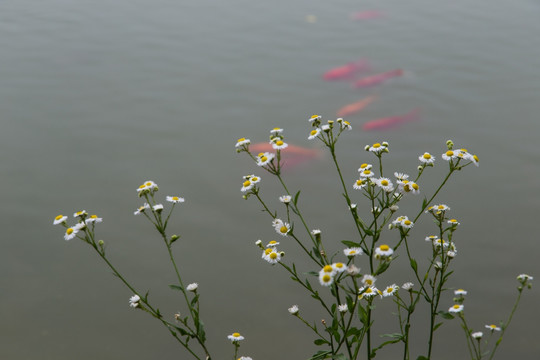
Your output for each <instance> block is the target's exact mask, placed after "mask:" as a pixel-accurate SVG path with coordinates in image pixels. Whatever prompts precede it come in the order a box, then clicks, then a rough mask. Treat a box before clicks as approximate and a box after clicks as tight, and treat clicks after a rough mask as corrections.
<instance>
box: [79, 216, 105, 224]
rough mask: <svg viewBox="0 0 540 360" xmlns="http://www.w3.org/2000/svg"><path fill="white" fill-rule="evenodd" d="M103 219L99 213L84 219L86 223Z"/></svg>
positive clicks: (98, 221)
mask: <svg viewBox="0 0 540 360" xmlns="http://www.w3.org/2000/svg"><path fill="white" fill-rule="evenodd" d="M102 221H103V219H102V218H100V217H98V216H97V215H90V217H89V218H88V219H86V220H84V222H85V223H86V224H89V223H100V222H102Z"/></svg>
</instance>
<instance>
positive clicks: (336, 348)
mask: <svg viewBox="0 0 540 360" xmlns="http://www.w3.org/2000/svg"><path fill="white" fill-rule="evenodd" d="M309 122H310V124H311V126H312V130H311V131H310V132H309V134H308V136H307V138H308V140H310V141H320V142H321V143H322V144H323V145H324V146H325V147H326V148H327V150H328V151H329V152H330V155H331V157H332V161H333V164H334V167H335V170H336V174H337V179H338V181H339V183H340V185H341V186H340V187H341V192H342V196H343V198H344V200H345V202H346V205H347V207H348V209H349V217H350V219H351V222H352V225H353V227H354V228H355V232H356V240H354V241H342V242H341V243H342V244H343V245H345V247H346V248H344V249H343V250H342V251H341V252H337V253H336V254H335V255H329V253H328V252H327V250H326V248H325V247H326V246H327V245H328V246H329V247H335V246H336V244H331V243H328V244H327V240H326V239H323V235H322V234H323V232H322V231H321V230H319V229H317V230H310V229H311V227H310V225H309V224H308V222H307V221H306V219H305V218H304V216H303V213H302V210H301V208H300V191H297V192H295V193H292V192H290V190H289V188H288V187H287V185H286V183H285V180H284V178H283V174H282V164H281V158H282V151H287V147H286V146H282V145H281V144H282V143H283V144H285V143H284V142H283V141H284V135H283V129H281V128H276V129H279V132H277V131H276V129H274V130H272V131H271V135H270V144H273V145H272V147H273V149H274V150H275V152H267V153H260V154H254V153H251V152H250V148H249V142H246V141H245V139H244V138H242V139H239V140H238V142H237V144H236V151H237V152H238V153H246V154H247V155H248V156H249V157H250V158H251V159H252V160H253V161H254V162H255V163H256V164H257V165H258V166H259V167H260V168H262V170H264V171H266V172H267V173H269V174H270V175H272V176H274V177H276V178H277V181H278V182H279V183H280V184H281V186H282V188H283V189H282V190H283V191H284V192H285V194H286V195H282V196H281V197H280V200H281V202H282V203H283V204H284V205H285V206H284V207H281V210H274V209H271V208H270V207H269V205H268V202H267V201H266V200H265V198H266V197H264V198H263V195H262V190H261V187H260V186H258V185H257V186H251V187H248V186H246V185H248V184H246V183H244V187H243V188H242V193H243V197H244V199H249V198H251V197H254V198H256V199H257V201H258V202H259V203H260V205H261V206H262V209H263V211H264V212H265V213H266V214H267V215H268V216H269V217H270V218H271V221H272V226H273V228H274V230H275V231H276V232H277V233H278V234H279V235H282V236H286V237H287V238H290V239H292V240H293V241H294V242H295V243H296V244H297V245H298V246H299V247H300V248H301V249H302V251H303V253H304V255H305V256H306V257H307V258H308V259H309V261H310V263H311V265H310V267H311V268H310V269H306V271H300V270H298V269H297V267H296V264H295V263H294V261H293V260H287V258H286V257H284V255H285V253H284V252H282V251H278V250H277V248H276V247H275V246H270V245H267V246H266V247H265V246H264V245H263V242H262V240H258V241H257V242H256V245H257V246H258V247H259V248H260V249H261V250H262V251H263V254H262V257H263V259H264V260H266V261H267V262H269V263H270V264H272V265H273V266H279V267H281V268H282V269H284V270H285V271H286V272H287V273H288V274H289V275H290V277H291V279H292V280H293V281H295V282H296V283H298V284H299V285H300V286H301V287H302V288H303V289H304V290H305V291H306V292H307V293H308V294H309V295H310V296H311V297H312V298H313V299H315V300H316V301H317V302H318V303H319V304H320V306H321V309H322V312H323V313H324V314H325V317H327V318H328V319H330V320H328V321H327V320H326V319H323V320H322V321H321V324H322V327H321V326H320V325H319V326H318V325H317V324H315V323H313V324H312V323H310V322H308V321H307V320H305V319H304V318H303V316H302V314H301V312H300V311H299V307H298V306H297V305H293V306H292V307H291V308H289V313H290V314H291V315H293V316H294V317H296V318H298V319H299V320H300V321H301V322H302V323H303V324H304V325H306V327H307V328H308V329H309V330H310V331H311V332H313V334H314V336H315V338H316V339H315V341H314V343H315V345H317V346H320V347H321V349H320V350H318V351H316V352H315V353H314V354H313V355H312V357H311V359H313V360H315V359H349V360H353V359H358V358H365V359H373V358H375V356H376V355H377V353H378V352H379V351H380V350H381V349H383V348H384V347H386V346H389V345H392V344H395V345H398V344H400V345H401V347H402V354H403V359H404V360H406V359H411V358H414V359H417V360H425V359H431V358H432V356H433V355H432V354H433V347H434V332H435V331H436V330H437V329H438V328H439V327H440V326H441V325H443V320H446V319H453V318H455V317H459V318H460V319H462V327H463V329H464V330H465V331H466V333H467V345H468V348H469V350H470V351H469V353H470V356H471V359H475V360H478V359H481V358H483V357H486V356H488V355H489V356H490V357H489V359H491V358H492V357H493V355H494V353H495V350H496V349H497V346H498V345H499V344H500V342H501V340H502V334H503V333H504V330H505V329H506V328H507V326H508V324H509V323H510V320H511V318H512V315H513V314H514V311H515V309H516V308H517V304H518V302H519V299H520V296H521V292H522V290H523V288H525V287H530V280H532V277H530V276H528V275H522V277H521V280H520V282H521V286H520V287H519V288H518V290H519V296H518V299H517V301H516V305H515V306H514V308H513V309H512V312H511V315H510V317H509V318H508V320H507V321H506V322H505V323H501V324H500V326H496V325H490V326H489V328H488V330H489V331H490V332H491V333H492V334H493V333H495V332H497V331H500V333H501V335H500V338H499V339H498V340H497V341H496V344H495V346H494V347H493V349H492V350H491V351H490V352H486V351H484V349H481V348H480V339H482V335H481V333H479V332H476V333H474V332H473V331H472V330H471V329H470V328H469V327H468V326H467V324H466V322H465V315H464V314H465V311H464V308H465V307H464V305H463V300H464V294H466V292H465V291H464V290H461V291H459V292H456V296H457V297H456V298H454V302H455V304H454V305H453V306H451V307H450V308H449V309H448V310H445V307H446V305H445V304H446V303H447V296H446V294H447V291H448V281H449V278H450V276H451V275H452V273H453V270H452V261H453V259H454V258H455V257H456V256H457V252H458V251H457V246H456V240H455V233H456V232H457V230H458V228H459V225H460V222H459V221H458V220H456V219H454V218H451V217H449V212H450V207H449V206H448V205H446V204H435V203H434V200H435V198H436V197H437V195H438V194H439V193H440V191H441V190H442V188H443V187H444V186H445V184H446V183H447V182H448V180H449V179H450V177H452V176H453V175H454V174H455V173H456V172H459V171H460V170H462V169H464V168H465V167H468V166H469V165H471V164H473V165H475V166H478V164H479V159H478V157H477V156H476V155H473V154H471V153H469V152H468V151H467V150H466V149H454V144H453V142H452V141H450V140H449V141H447V143H446V150H445V151H444V152H443V154H442V156H441V158H442V160H443V162H442V164H443V165H444V163H446V164H447V172H446V175H445V176H444V178H443V179H442V180H441V182H440V185H439V186H438V187H437V188H436V189H435V190H433V191H431V192H429V191H427V190H425V189H424V188H423V186H422V185H421V184H422V180H423V178H424V176H425V173H427V170H428V168H430V167H433V166H435V163H436V157H435V156H434V155H432V154H430V153H428V152H424V153H423V154H421V155H419V156H418V160H419V162H420V163H419V165H418V167H417V169H416V174H415V175H413V176H410V175H408V174H405V173H402V172H398V171H396V172H394V173H393V175H394V176H393V177H392V176H391V175H389V172H388V171H387V170H386V171H385V167H384V166H383V163H384V161H383V160H384V158H385V157H386V156H388V154H389V152H390V145H389V144H388V142H385V141H382V142H377V143H373V144H369V145H366V146H365V148H364V150H365V151H366V152H367V153H368V154H369V155H368V156H371V158H367V159H366V162H365V163H363V164H362V165H361V166H360V167H359V168H358V178H356V179H351V180H348V179H345V178H344V177H343V174H342V171H341V165H340V164H339V162H338V159H337V155H336V146H337V143H338V140H339V139H340V137H341V135H342V134H343V133H344V132H346V131H348V130H351V125H350V123H348V122H347V121H344V120H343V119H341V118H339V119H336V120H335V121H334V120H328V121H326V122H323V121H322V118H321V116H319V115H313V116H311V117H310V118H309ZM278 143H279V144H280V145H279V146H275V145H276V144H278ZM438 163H440V162H438ZM251 176H253V175H251ZM244 178H245V177H244ZM248 180H249V177H248ZM351 184H352V186H351ZM421 193H422V194H428V195H424V197H423V198H421V200H420V201H419V202H420V208H419V210H418V211H417V212H416V213H413V214H398V213H397V212H398V210H399V204H400V203H401V201H407V202H410V201H415V196H418V195H419V194H421ZM283 199H287V200H286V201H284V200H283ZM360 205H363V206H366V207H368V208H369V209H371V216H368V217H361V216H360V215H359V212H358V206H360ZM423 215H424V216H430V217H431V218H432V220H433V221H434V223H435V229H434V232H435V235H427V236H426V235H424V237H425V239H426V242H427V244H428V246H431V256H430V258H429V261H428V262H427V264H426V265H425V266H421V265H419V264H418V261H417V260H416V258H415V255H414V254H413V252H412V248H411V246H410V242H411V238H412V236H413V235H412V234H413V231H414V225H415V223H417V222H418V221H419V219H420V217H421V216H423ZM389 231H390V232H389ZM392 232H393V233H392ZM414 236H415V237H417V236H418V235H414ZM398 256H406V258H407V259H408V262H409V266H410V268H411V270H412V271H411V280H412V281H413V282H414V283H415V284H416V285H415V284H414V283H413V282H407V283H405V284H403V286H401V287H400V286H398V285H396V284H395V282H393V281H388V280H386V278H387V274H388V273H387V271H388V270H389V269H390V268H391V266H392V264H393V262H394V260H395V259H396V258H397V257H398ZM361 269H362V270H361ZM518 280H519V279H518ZM383 281H386V283H383V284H382V285H379V284H380V283H381V282H383ZM376 282H377V284H376ZM317 283H318V284H317ZM379 286H380V287H379ZM329 298H330V299H331V300H328V299H329ZM384 299H391V300H393V302H394V304H395V306H396V312H395V314H396V325H397V328H398V329H399V332H397V333H390V334H378V335H380V336H381V337H382V338H383V339H384V340H380V339H379V337H378V336H377V337H376V336H375V335H376V334H375V333H374V326H373V325H374V323H375V321H376V319H377V315H378V314H377V312H376V310H375V308H376V303H377V302H379V301H385V300H384ZM421 302H424V303H427V306H426V307H425V308H427V309H428V311H429V313H428V314H429V318H430V323H429V332H428V334H429V337H428V342H427V348H426V349H425V350H424V352H423V354H422V355H418V356H414V357H412V355H411V354H410V347H409V343H410V335H411V326H412V324H411V319H412V315H413V313H414V312H415V311H416V310H417V309H419V308H420V307H418V306H417V305H419V303H421ZM360 352H363V353H364V354H365V355H363V356H362V355H360Z"/></svg>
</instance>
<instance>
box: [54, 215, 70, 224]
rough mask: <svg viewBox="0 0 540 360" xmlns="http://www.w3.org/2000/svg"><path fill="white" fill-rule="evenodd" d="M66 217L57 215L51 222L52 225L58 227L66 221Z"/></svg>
mask: <svg viewBox="0 0 540 360" xmlns="http://www.w3.org/2000/svg"><path fill="white" fill-rule="evenodd" d="M67 218H68V217H67V216H64V215H58V216H57V217H55V218H54V221H53V225H58V224H61V223H63V222H64V221H66V220H67Z"/></svg>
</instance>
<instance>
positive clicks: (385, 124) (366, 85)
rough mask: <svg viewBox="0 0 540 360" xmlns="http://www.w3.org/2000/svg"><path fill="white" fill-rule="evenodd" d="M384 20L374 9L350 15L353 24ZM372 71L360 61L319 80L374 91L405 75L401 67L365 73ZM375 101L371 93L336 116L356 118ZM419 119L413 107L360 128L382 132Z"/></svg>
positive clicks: (341, 67) (328, 73)
mask: <svg viewBox="0 0 540 360" xmlns="http://www.w3.org/2000/svg"><path fill="white" fill-rule="evenodd" d="M383 17H384V14H383V13H381V12H379V11H377V10H367V11H361V12H356V13H353V14H351V16H350V18H351V20H354V21H361V20H370V19H378V18H383ZM371 70H372V66H371V65H370V63H369V62H368V60H367V59H364V58H361V59H359V60H356V61H351V62H348V63H346V64H345V65H341V66H338V67H335V68H333V69H331V70H328V71H327V72H325V73H324V74H323V75H322V78H323V79H324V80H326V81H348V82H350V84H351V85H350V86H351V88H352V89H354V90H357V89H373V88H375V87H377V86H381V85H383V84H385V83H388V82H390V80H392V79H395V78H399V77H402V76H403V75H404V71H403V69H400V68H397V69H393V70H388V71H384V72H379V73H375V74H368V72H370V71H371ZM378 99H379V96H377V95H374V94H372V95H370V96H367V97H364V98H362V99H360V100H358V101H355V102H353V103H351V104H348V105H345V106H343V107H341V108H340V109H339V110H337V112H336V115H337V116H338V117H347V116H352V115H355V114H357V113H359V112H360V111H362V110H363V109H364V108H366V107H367V106H368V105H369V104H371V103H373V102H374V101H375V100H378ZM419 119H420V109H418V108H415V109H413V110H409V111H408V112H405V113H403V114H401V115H392V116H387V117H381V118H378V119H374V120H370V121H367V122H365V123H364V124H363V126H362V129H363V130H364V131H371V130H385V129H390V128H395V127H399V126H400V125H403V124H405V123H408V122H411V121H416V120H419Z"/></svg>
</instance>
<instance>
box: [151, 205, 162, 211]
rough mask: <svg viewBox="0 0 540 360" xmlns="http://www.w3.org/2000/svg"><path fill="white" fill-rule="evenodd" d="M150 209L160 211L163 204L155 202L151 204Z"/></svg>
mask: <svg viewBox="0 0 540 360" xmlns="http://www.w3.org/2000/svg"><path fill="white" fill-rule="evenodd" d="M152 210H154V211H155V212H161V211H162V210H163V204H156V205H154V206H152Z"/></svg>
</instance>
